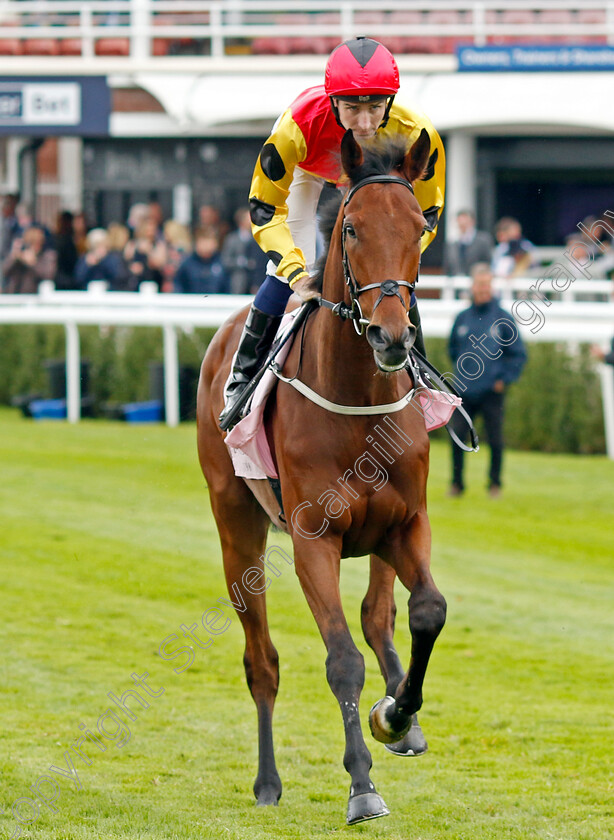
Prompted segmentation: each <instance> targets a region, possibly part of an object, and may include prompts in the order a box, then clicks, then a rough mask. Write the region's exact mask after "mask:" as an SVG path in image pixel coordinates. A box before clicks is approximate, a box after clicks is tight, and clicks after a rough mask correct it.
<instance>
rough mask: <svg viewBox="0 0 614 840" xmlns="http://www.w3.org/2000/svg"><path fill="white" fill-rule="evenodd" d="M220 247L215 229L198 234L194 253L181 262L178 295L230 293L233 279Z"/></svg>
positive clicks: (176, 285) (201, 231) (176, 288)
mask: <svg viewBox="0 0 614 840" xmlns="http://www.w3.org/2000/svg"><path fill="white" fill-rule="evenodd" d="M219 247H220V245H219V238H218V235H217V232H216V231H215V230H213V229H211V228H198V230H197V231H196V233H195V234H194V251H193V253H192V254H190V256H189V257H186V259H185V260H184V261H183V262H182V263H181V265H180V266H179V268H178V269H177V273H176V274H175V291H176V292H184V293H190V294H200V295H206V294H209V295H216V294H224V293H227V292H228V291H229V285H230V282H229V277H228V275H227V274H226V270H225V269H224V264H223V263H222V257H221V254H220V251H219Z"/></svg>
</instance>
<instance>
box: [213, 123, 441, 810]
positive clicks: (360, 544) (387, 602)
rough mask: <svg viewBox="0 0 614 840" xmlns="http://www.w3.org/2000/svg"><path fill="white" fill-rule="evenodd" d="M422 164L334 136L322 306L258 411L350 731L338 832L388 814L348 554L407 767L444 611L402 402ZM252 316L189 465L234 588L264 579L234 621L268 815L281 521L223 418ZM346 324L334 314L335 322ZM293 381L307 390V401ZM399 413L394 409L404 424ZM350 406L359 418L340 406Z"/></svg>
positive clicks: (396, 745)
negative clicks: (373, 750) (372, 741)
mask: <svg viewBox="0 0 614 840" xmlns="http://www.w3.org/2000/svg"><path fill="white" fill-rule="evenodd" d="M429 152H430V140H429V137H428V133H427V132H426V131H422V133H421V134H420V136H419V138H418V139H417V140H416V141H415V142H414V143H413V145H412V146H411V148H410V149H409V151H408V150H407V144H406V141H405V140H403V141H399V140H398V139H395V140H394V141H393V142H390V141H388V143H387V144H386V145H384V146H382V147H379V146H375V147H374V148H368V147H367V148H364V149H363V148H362V147H361V146H360V145H359V144H358V143H357V142H356V141H355V140H354V138H353V136H352V133H351V131H348V132H347V134H346V135H345V137H344V139H343V141H342V145H341V160H342V165H343V169H344V171H345V173H346V175H347V177H348V179H349V185H350V186H349V190H348V192H347V194H346V197H345V202H344V204H343V205H342V206H341V207H340V209H339V212H338V216H337V218H336V222H335V224H334V229H333V231H332V235H331V238H330V242H329V243H328V252H327V255H326V259H325V265H324V269H323V272H322V274H321V295H322V303H327V304H328V309H327V308H326V307H325V306H320V307H319V308H318V307H317V306H316V307H314V309H315V311H314V312H313V314H312V315H310V317H309V318H308V319H307V320H306V321H305V322H304V325H303V327H302V336H301V339H300V340H296V341H295V342H294V344H293V346H292V348H291V350H290V352H289V354H288V357H287V359H286V361H285V363H284V365H283V367H282V368H281V370H280V373H281V375H282V377H283V376H286V381H281V382H279V383H278V384H277V388H276V394H275V400H274V403H273V405H272V406H270V407H269V408H268V409H267V416H266V428H267V436H268V439H269V442H270V446H271V450H272V453H273V457H274V460H275V463H276V466H277V471H278V475H279V479H280V482H281V499H282V503H283V509H284V511H285V513H286V518H287V524H286V526H285V528H286V530H287V531H288V533H289V534H290V536H291V538H292V542H293V549H294V564H295V571H296V574H297V576H298V579H299V581H300V585H301V587H302V589H303V592H304V594H305V597H306V599H307V602H308V604H309V607H310V608H311V611H312V613H313V615H314V618H315V620H316V622H317V625H318V628H319V631H320V633H321V635H322V638H323V640H324V644H325V646H326V649H327V653H328V655H327V658H326V676H327V679H328V683H329V685H330V688H331V690H332V692H333V694H334V695H335V697H336V699H337V701H338V702H339V706H340V709H341V715H342V718H343V725H344V730H345V743H346V746H345V754H344V759H343V763H344V765H345V768H346V770H347V772H348V773H349V775H350V777H351V787H350V795H349V801H348V810H347V822H348V823H349V824H353V823H358V822H361V821H363V820H367V819H373V818H375V817H380V816H385V815H386V814H388V813H389V811H388V808H387V807H386V804H385V802H384V800H383V799H382V797H381V796H380V795H379V794H378V793H377V792H376V789H375V786H374V785H373V782H372V781H371V779H370V775H369V772H370V769H371V765H372V759H371V754H370V752H369V750H368V748H367V745H366V743H365V740H364V738H363V734H362V729H361V723H360V716H359V710H358V705H359V700H360V694H361V691H362V688H363V685H364V678H365V666H364V659H363V656H362V654H361V653H360V652H359V650H358V648H357V647H356V645H355V644H354V642H353V640H352V637H351V635H350V631H349V628H348V625H347V622H346V619H345V616H344V613H343V608H342V604H341V597H340V589H339V576H340V561H341V558H346V557H361V556H364V555H366V554H369V555H370V579H369V586H368V590H367V593H366V596H365V598H364V600H363V602H362V613H361V620H362V627H363V632H364V635H365V639H366V641H367V643H368V645H369V646H370V647H371V648H372V649H373V651H374V652H375V655H376V657H377V660H378V663H379V667H380V670H381V672H382V675H383V677H384V680H385V683H386V696H385V697H384V698H383V699H382V700H380V701H379V702H378V703H376V704H375V706H374V707H373V708H372V710H371V713H370V718H369V722H370V726H371V731H372V734H373V735H374V737H375V738H376V739H377V740H379V741H381V742H384V743H386V744H387V746H388V747H389V749H391V751H393V752H396V753H398V754H400V755H414V754H419V753H420V752H423V751H424V750H425V749H426V742H425V741H424V738H423V736H422V732H421V730H420V727H419V725H418V723H417V718H416V712H417V711H418V709H420V707H421V705H422V686H423V681H424V677H425V672H426V668H427V664H428V661H429V657H430V654H431V651H432V648H433V645H434V643H435V640H436V638H437V636H438V634H439V632H440V631H441V629H442V627H443V625H444V622H445V614H446V602H445V600H444V598H443V596H442V595H441V593H440V592H439V591H438V589H437V587H436V586H435V583H434V581H433V578H432V576H431V572H430V551H431V535H430V526H429V519H428V515H427V509H426V483H427V474H428V461H429V441H428V436H427V432H426V428H425V421H424V416H423V414H422V412H421V411H420V410H414V409H415V408H416V406H415V405H413V404H412V402H411V393H412V388H413V387H414V384H415V383H414V382H413V381H412V375H411V373H410V372H409V370H408V368H407V367H406V363H407V362H408V356H409V351H410V349H411V347H412V345H413V342H414V340H415V336H416V329H415V327H414V326H413V325H412V324H411V322H410V320H409V317H408V311H409V306H410V295H411V291H412V289H413V281H414V280H415V278H416V277H417V274H418V269H419V262H420V239H421V236H422V233H423V231H424V230H425V227H426V225H427V223H426V220H425V217H424V215H423V213H422V211H421V209H420V205H419V203H418V201H417V199H416V197H415V195H414V192H413V186H412V185H413V184H414V182H415V181H417V180H418V179H419V178H421V177H422V176H423V175H424V173H425V170H426V167H427V165H428V158H429ZM359 296H360V303H359V302H358V300H359ZM333 303H335V306H332V304H333ZM331 309H332V311H331ZM246 312H247V310H244V311H242V312H241V313H239V314H237V315H236V316H233V317H232V318H230V319H229V320H228V321H227V322H226V324H225V325H223V326H222V327H221V328H220V329H219V330H218V332H217V333H216V335H215V337H214V339H213V341H212V342H211V344H210V346H209V348H208V351H207V353H206V356H205V359H204V361H203V365H202V369H201V375H200V382H199V389H198V400H197V433H198V453H199V459H200V463H201V467H202V470H203V473H204V476H205V478H206V481H207V484H208V488H209V493H210V499H211V505H212V508H213V514H214V517H215V520H216V523H217V528H218V531H219V536H220V542H221V546H222V552H223V559H224V571H225V577H226V583H227V586H228V589H229V592H231V593H232V591H233V587H235V588H236V587H237V586H241V581H244V580H245V578H244V577H243V576H244V574H245V572H246V571H247V570H249V569H251V570H252V571H251V575H252V576H253V575H256V576H257V574H258V573H257V572H255V573H254V570H253V567H257V569H259V570H261V575H262V577H261V579H260V584H259V585H258V586H252V587H248V589H249V591H247V589H245V588H244V589H243V590H242V599H241V609H240V611H238V615H239V618H240V620H241V623H242V625H243V630H244V633H245V655H244V665H245V673H246V677H247V684H248V686H249V690H250V692H251V694H252V697H253V699H254V702H255V704H256V708H257V712H258V734H259V760H258V774H257V777H256V780H255V784H254V794H255V796H256V799H257V804H258V805H276V804H277V803H278V800H279V798H280V796H281V789H282V787H281V780H280V777H279V774H278V772H277V768H276V764H275V757H274V751H273V728H272V718H273V706H274V703H275V698H276V695H277V690H278V683H279V669H278V655H277V651H276V649H275V647H274V645H273V643H272V641H271V638H270V635H269V628H268V623H267V614H266V602H265V589H266V584H265V570H264V566H263V555H264V553H265V547H266V539H267V532H268V530H269V526H270V524H271V521H273V522H274V523H275V524H276V525H278V526H279V525H280V519H279V516H278V511H279V506H278V503H277V502H276V500H275V497H274V495H273V492H272V490H271V489H270V487H269V484H268V482H267V481H265V480H262V481H255V480H252V479H242V478H237V477H236V476H235V474H234V470H233V466H232V463H231V459H230V456H229V453H228V448H227V446H226V445H225V443H224V433H222V432H221V431H220V429H219V426H218V423H217V418H218V416H219V414H220V411H221V409H222V407H223V400H224V397H223V390H224V384H225V382H226V379H227V377H228V374H229V371H230V365H231V360H232V357H233V354H234V352H235V349H236V347H237V344H238V340H239V336H240V333H241V329H242V325H243V322H244V320H245V316H246ZM342 313H344V314H345V316H346V317H345V319H342V318H340V317H336V316H337V315H339V314H342ZM365 326H366V329H364V327H365ZM363 333H364V334H363ZM297 372H298V373H299V374H300V376H299V377H298V378H295V377H296V375H297ZM299 379H300V383H299ZM291 380H292V382H291ZM290 382H291V384H295V385H299V384H301V385H302V386H306V387H307V388H308V389H311V391H310V392H308V394H311V396H305V395H304V394H303V393H300V392H299V391H297V390H296V388H295V387H291V384H288V383H290ZM313 392H316V394H317V395H320V397H321V398H323V400H324V401H328V402H324V406H325V407H323V405H321V404H318V402H317V401H315V402H314V401H312V400H313ZM320 402H322V399H321V400H320ZM401 404H402V405H403V410H398V411H397V409H399V408H400V406H401ZM331 406H333V407H332V408H331ZM334 406H337V408H335V407H334ZM347 407H352V409H353V410H352V409H350V411H345V413H340V412H339V410H338V409H339V408H342V409H343V408H347ZM393 411H394V412H395V413H394V414H393V415H391V414H390V413H389V412H393ZM392 417H394V420H392ZM382 418H383V419H382ZM396 576H398V578H399V579H400V581H401V582H402V583H403V585H404V586H405V587H406V588H407V589H408V591H409V592H410V593H411V595H410V598H409V629H410V633H411V639H412V643H411V658H410V662H409V668H408V670H407V672H405V670H404V668H403V666H402V664H401V661H400V659H399V656H398V654H397V652H396V650H395V647H394V645H393V638H392V637H393V631H394V621H395V614H396V607H395V602H394V595H393V585H394V581H395V577H396ZM250 579H251V578H250ZM231 597H232V596H231ZM233 603H234V602H233Z"/></svg>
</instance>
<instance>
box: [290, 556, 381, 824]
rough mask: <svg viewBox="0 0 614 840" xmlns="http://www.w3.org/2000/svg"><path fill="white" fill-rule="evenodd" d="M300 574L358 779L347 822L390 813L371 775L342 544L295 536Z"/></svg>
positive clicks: (348, 765) (348, 761) (361, 671)
mask: <svg viewBox="0 0 614 840" xmlns="http://www.w3.org/2000/svg"><path fill="white" fill-rule="evenodd" d="M294 547H295V563H296V572H297V575H298V577H299V580H300V583H301V586H302V588H303V591H304V593H305V597H306V599H307V602H308V604H309V606H310V608H311V611H312V613H313V615H314V618H315V620H316V622H317V625H318V628H319V630H320V633H321V634H322V638H323V640H324V644H325V645H326V650H327V653H328V655H327V657H326V677H327V679H328V684H329V685H330V688H331V691H332V692H333V694H334V695H335V697H336V698H337V702H338V703H339V708H340V709H341V716H342V718H343V726H344V730H345V753H344V757H343V764H344V767H345V769H346V770H347V772H348V773H349V774H350V778H351V780H352V783H351V787H350V797H349V802H348V812H347V822H348V823H349V824H350V825H352V824H354V823H358V822H362V821H363V820H369V819H374V818H375V817H383V816H386V814H388V813H389V811H388V808H387V807H386V804H385V802H384V800H383V799H382V798H381V796H379V794H378V793H377V792H376V790H375V786H374V784H373V782H372V781H371V779H370V776H369V771H370V770H371V764H372V761H371V753H370V752H369V750H368V748H367V745H366V744H365V740H364V737H363V734H362V728H361V725H360V714H359V709H358V706H359V702H360V694H361V691H362V688H363V685H364V681H365V664H364V659H363V656H362V654H361V653H360V651H359V650H358V648H357V647H356V645H355V644H354V641H353V639H352V636H351V634H350V631H349V628H348V625H347V622H346V620H345V616H344V614H343V608H342V604H341V595H340V591H339V562H340V561H339V547H338V546H337V545H334V544H333V543H332V541H331V543H326V542H324V541H321V540H318V541H315V540H314V541H309V542H306V541H296V540H295V546H294Z"/></svg>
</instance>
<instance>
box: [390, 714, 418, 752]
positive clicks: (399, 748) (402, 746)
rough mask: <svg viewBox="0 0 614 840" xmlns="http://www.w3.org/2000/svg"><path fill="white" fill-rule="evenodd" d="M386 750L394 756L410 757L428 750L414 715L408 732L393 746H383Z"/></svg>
mask: <svg viewBox="0 0 614 840" xmlns="http://www.w3.org/2000/svg"><path fill="white" fill-rule="evenodd" d="M384 746H385V747H386V749H387V750H389V751H390V752H391V753H394V755H401V756H412V755H423V754H424V753H425V752H426V751H427V750H428V748H429V745H428V744H427V743H426V739H425V737H424V735H423V734H422V729H421V728H420V724H419V723H418V718H417V717H416V715H413V716H412V719H411V727H410V730H409V732H408V733H407V735H406V736H405V737H404V738H401V740H400V741H397V742H396V743H395V744H384Z"/></svg>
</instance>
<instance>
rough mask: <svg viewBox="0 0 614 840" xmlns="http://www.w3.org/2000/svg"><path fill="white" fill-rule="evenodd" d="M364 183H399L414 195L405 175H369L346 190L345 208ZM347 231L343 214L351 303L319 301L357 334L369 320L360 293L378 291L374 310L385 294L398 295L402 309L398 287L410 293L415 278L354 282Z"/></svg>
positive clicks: (345, 267)
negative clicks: (350, 322)
mask: <svg viewBox="0 0 614 840" xmlns="http://www.w3.org/2000/svg"><path fill="white" fill-rule="evenodd" d="M367 184H402V185H403V186H404V187H407V189H408V190H409V191H410V193H411V194H412V195H414V188H413V187H412V185H411V184H410V183H409V181H406V180H405V178H400V177H398V176H397V175H370V176H369V177H368V178H365V179H364V180H362V181H360V182H359V183H358V184H354V186H353V187H352V188H351V189H349V190H348V192H347V195H346V196H345V199H344V201H343V207H344V209H345V208H346V207H347V205H348V204H349V203H350V201H351V200H352V198H353V197H354V195H355V194H356V193H357V192H358V190H359V189H360V188H361V187H364V186H366V185H367ZM349 230H350V225H349V224H348V223H347V222H346V220H345V216H344V219H343V226H342V228H341V259H342V263H343V277H344V279H345V284H346V286H347V287H348V291H349V294H350V306H348V305H347V304H346V303H344V302H343V301H340V302H339V303H332V302H331V301H328V300H324V299H322V300H321V301H320V303H321V305H322V306H325V307H327V308H329V309H331V310H332V311H333V313H334V314H335V315H339V317H340V318H343V319H344V320H346V319H350V320H351V321H352V324H353V326H354V329H355V330H356V332H357V333H358V335H362V334H363V332H364V329H365V327H366V326H369V321H368V320H367V319H366V318H364V317H363V314H362V308H361V306H360V302H359V300H358V298H359V297H360V295H362V294H363V292H369V291H372V290H373V289H379V290H380V294H379V297H378V299H377V300H376V302H375V306H374V307H373V312H375V310H376V309H377V307H378V306H379V305H380V303H381V302H382V300H383V299H384V298H385V297H394V296H396V297H398V298H399V300H400V301H401V303H402V305H403V308H405V301H404V300H403V298H402V297H401V293H400V291H399V287H400V286H406V287H407V288H408V289H409V290H410V294H411V292H413V291H414V288H415V285H416V281H415V280H414V281H413V283H410V282H408V281H407V280H383V281H382V282H381V283H369V285H367V286H359V285H358V283H357V282H356V276H355V274H354V271H353V269H352V266H351V265H350V258H349V255H348V252H347V245H346V240H347V236H348V231H349ZM416 279H417V278H416Z"/></svg>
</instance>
